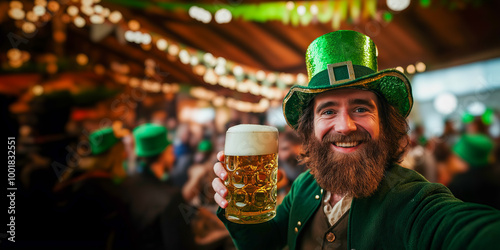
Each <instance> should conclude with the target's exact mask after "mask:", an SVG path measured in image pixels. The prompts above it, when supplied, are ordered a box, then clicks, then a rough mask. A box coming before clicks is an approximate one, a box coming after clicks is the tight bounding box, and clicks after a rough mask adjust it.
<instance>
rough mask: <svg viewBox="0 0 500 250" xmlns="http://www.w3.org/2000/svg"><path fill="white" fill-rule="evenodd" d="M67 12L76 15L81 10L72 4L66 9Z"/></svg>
mask: <svg viewBox="0 0 500 250" xmlns="http://www.w3.org/2000/svg"><path fill="white" fill-rule="evenodd" d="M66 12H68V15H70V16H76V15H78V12H80V10H79V9H78V7H76V6H74V5H71V6H69V7H68V9H66Z"/></svg>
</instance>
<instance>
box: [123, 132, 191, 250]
mask: <svg viewBox="0 0 500 250" xmlns="http://www.w3.org/2000/svg"><path fill="white" fill-rule="evenodd" d="M133 135H134V140H135V152H136V154H137V157H138V158H139V160H140V164H141V168H140V173H139V174H137V175H135V176H132V177H130V178H129V179H126V180H125V181H124V183H123V193H124V194H125V196H124V203H125V204H126V209H125V220H126V221H127V223H128V227H129V229H130V232H131V235H132V242H133V248H134V249H194V248H195V246H194V240H193V235H192V231H191V228H190V226H189V220H188V219H189V218H184V215H183V213H182V212H183V211H184V210H186V209H185V208H186V207H187V203H186V202H185V201H184V199H183V198H182V194H181V191H180V189H179V188H177V187H175V186H174V185H173V184H172V182H171V180H170V176H169V171H170V169H171V168H172V166H173V164H174V160H175V157H174V153H173V147H172V145H171V143H170V142H169V141H168V140H167V129H166V128H165V127H163V126H160V125H156V124H143V125H141V126H139V127H137V128H135V129H134V131H133ZM182 209H184V210H182Z"/></svg>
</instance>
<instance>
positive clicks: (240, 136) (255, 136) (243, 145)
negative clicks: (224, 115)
mask: <svg viewBox="0 0 500 250" xmlns="http://www.w3.org/2000/svg"><path fill="white" fill-rule="evenodd" d="M277 152H278V129H277V128H275V127H271V126H265V125H255V124H240V125H236V126H233V127H230V128H229V129H228V130H227V132H226V144H225V147H224V154H226V155H233V156H245V155H266V154H274V153H277Z"/></svg>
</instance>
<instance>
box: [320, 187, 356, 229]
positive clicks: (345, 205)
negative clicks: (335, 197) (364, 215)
mask: <svg viewBox="0 0 500 250" xmlns="http://www.w3.org/2000/svg"><path fill="white" fill-rule="evenodd" d="M331 197H332V193H330V191H327V192H326V194H325V196H324V199H323V212H325V215H326V217H327V218H328V223H329V224H330V226H332V225H335V223H337V221H338V220H339V219H340V217H342V215H344V214H345V213H346V212H347V211H349V209H350V208H351V202H352V196H344V197H342V199H340V201H338V202H337V203H335V205H334V206H333V207H332V205H331V204H330V199H331Z"/></svg>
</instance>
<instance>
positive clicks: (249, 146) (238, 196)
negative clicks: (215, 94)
mask: <svg viewBox="0 0 500 250" xmlns="http://www.w3.org/2000/svg"><path fill="white" fill-rule="evenodd" d="M224 154H225V159H224V164H225V166H226V170H227V172H228V178H227V179H226V181H225V185H226V187H227V189H228V191H229V192H228V195H227V197H226V199H227V201H228V202H229V205H228V207H227V208H226V218H227V219H228V220H229V221H232V222H236V223H240V224H255V223H261V222H265V221H268V220H270V219H272V218H274V216H275V215H276V197H277V187H276V183H277V175H278V130H277V129H276V128H275V127H271V126H264V125H251V124H242V125H237V126H234V127H231V128H229V129H228V130H227V132H226V144H225V147H224Z"/></svg>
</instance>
